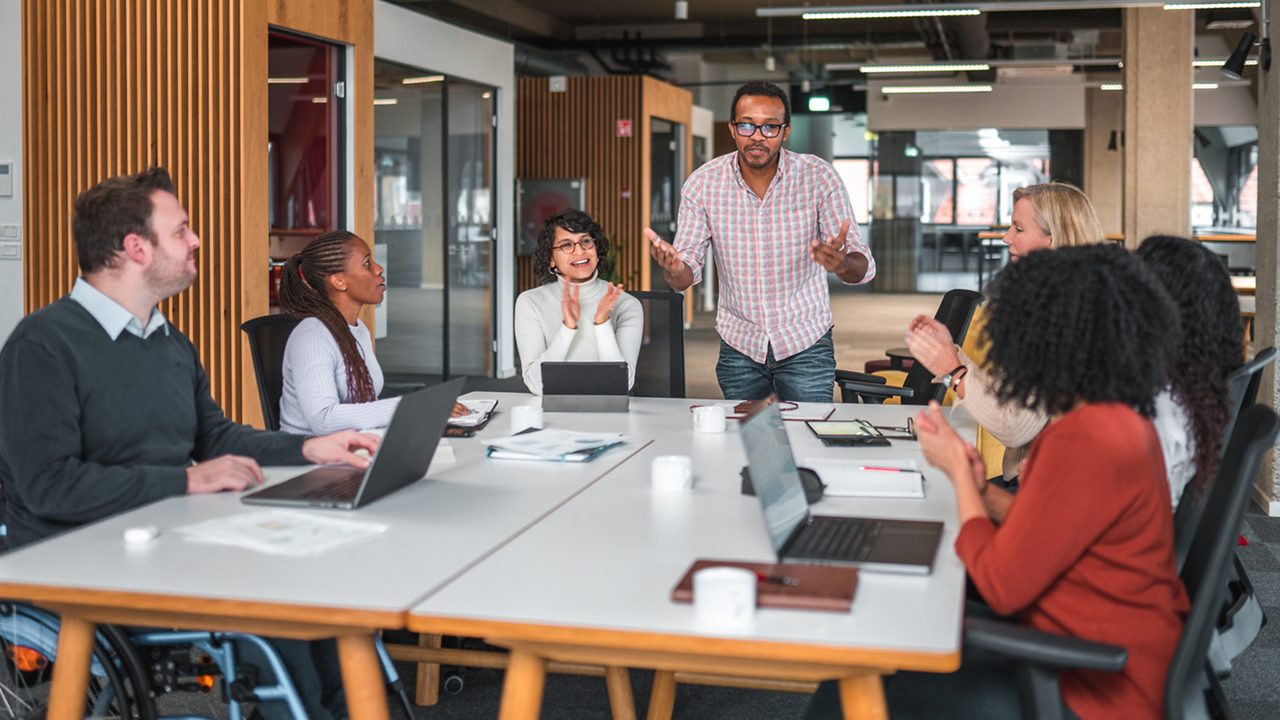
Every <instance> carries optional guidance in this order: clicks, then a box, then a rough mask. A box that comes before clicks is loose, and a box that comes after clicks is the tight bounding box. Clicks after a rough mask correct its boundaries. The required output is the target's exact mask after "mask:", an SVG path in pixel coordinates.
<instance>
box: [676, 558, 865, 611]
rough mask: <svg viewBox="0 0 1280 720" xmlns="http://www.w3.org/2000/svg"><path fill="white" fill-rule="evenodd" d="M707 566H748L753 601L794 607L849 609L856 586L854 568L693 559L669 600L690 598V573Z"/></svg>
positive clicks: (691, 581)
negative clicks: (753, 587) (753, 575)
mask: <svg viewBox="0 0 1280 720" xmlns="http://www.w3.org/2000/svg"><path fill="white" fill-rule="evenodd" d="M708 567H738V568H745V569H747V570H751V571H752V572H755V573H756V577H757V578H761V576H763V578H767V579H759V580H757V582H756V605H757V606H759V607H772V608H791V609H794V610H829V611H832V612H849V610H850V608H852V607H853V594H854V591H856V590H857V588H858V569H857V568H848V567H832V566H829V565H800V564H778V563H756V562H740V561H737V560H695V561H694V563H693V564H692V565H690V566H689V569H688V570H686V571H685V573H684V577H682V578H680V582H678V583H676V586H675V587H674V588H672V589H671V600H672V602H680V603H687V602H693V574H694V573H696V572H697V571H699V570H701V569H703V568H708Z"/></svg>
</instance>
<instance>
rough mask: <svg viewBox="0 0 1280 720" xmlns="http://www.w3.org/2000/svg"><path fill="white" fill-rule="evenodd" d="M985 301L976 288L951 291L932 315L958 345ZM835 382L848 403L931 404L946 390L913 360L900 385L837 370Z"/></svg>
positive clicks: (962, 341) (850, 371)
mask: <svg viewBox="0 0 1280 720" xmlns="http://www.w3.org/2000/svg"><path fill="white" fill-rule="evenodd" d="M983 300H984V298H983V296H982V293H978V292H974V291H973V290H960V289H956V290H949V291H947V294H946V295H943V296H942V302H941V303H940V304H939V305H938V311H937V312H936V313H934V315H933V318H934V319H935V320H937V321H938V322H940V323H942V324H943V325H945V326H946V327H947V330H948V331H949V332H950V333H951V338H952V340H953V341H954V342H955V343H956V344H957V345H963V344H964V340H965V337H966V336H967V335H968V333H969V323H970V322H972V320H973V313H974V311H975V310H976V309H977V308H978V306H979V305H981V304H982V301H983ZM836 385H838V386H839V387H840V401H841V402H845V403H853V402H863V403H876V404H880V403H883V402H884V401H885V400H887V399H889V398H891V397H896V398H898V399H899V401H900V402H901V403H902V404H904V405H928V404H929V401H930V400H938V401H941V400H942V398H943V397H944V396H945V395H946V393H947V389H946V388H945V387H943V386H941V385H936V384H934V382H933V373H931V372H929V370H928V369H927V368H925V366H924V365H923V364H921V363H912V365H911V369H910V370H908V371H907V376H906V379H905V380H904V381H903V383H902V386H901V387H898V386H894V385H889V384H888V381H887V379H886V378H885V377H883V376H880V375H868V374H867V373H860V372H855V371H852V370H836Z"/></svg>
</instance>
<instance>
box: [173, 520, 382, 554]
mask: <svg viewBox="0 0 1280 720" xmlns="http://www.w3.org/2000/svg"><path fill="white" fill-rule="evenodd" d="M386 531H387V526H386V525H383V524H382V523H372V522H365V521H362V520H342V519H338V518H332V517H327V516H325V515H322V514H320V513H315V512H298V511H291V510H260V511H257V512H249V513H241V514H237V515H230V516H227V517H220V518H214V519H212V520H206V521H205V522H202V523H196V524H195V525H187V526H185V527H180V528H178V529H177V533H178V534H179V535H182V536H183V537H185V538H187V539H189V540H195V541H197V542H208V543H217V544H219V545H234V546H236V547H242V548H246V549H248V550H256V551H258V552H265V553H271V554H273V555H292V556H303V555H319V554H321V553H325V552H328V551H330V550H333V549H335V548H339V547H342V546H344V545H350V544H351V543H355V542H359V541H361V540H366V539H368V538H371V537H374V536H377V535H381V534H382V533H384V532H386Z"/></svg>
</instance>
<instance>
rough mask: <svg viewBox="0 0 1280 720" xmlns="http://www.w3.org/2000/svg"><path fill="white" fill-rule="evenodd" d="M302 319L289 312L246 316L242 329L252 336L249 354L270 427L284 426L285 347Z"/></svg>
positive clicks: (268, 427) (266, 424) (266, 419)
mask: <svg viewBox="0 0 1280 720" xmlns="http://www.w3.org/2000/svg"><path fill="white" fill-rule="evenodd" d="M300 322H302V319H301V318H295V317H290V316H288V315H263V316H262V317H256V318H253V319H252V320H246V321H244V322H243V323H242V324H241V325H240V329H241V330H243V331H244V333H245V335H248V336H249V356H250V357H252V358H253V374H254V376H255V377H257V379H258V400H259V401H261V402H262V422H263V424H264V425H265V426H266V428H267V429H268V430H279V429H280V396H281V395H282V394H284V349H285V346H286V345H288V343H289V335H290V334H292V333H293V329H294V328H296V327H297V326H298V323H300Z"/></svg>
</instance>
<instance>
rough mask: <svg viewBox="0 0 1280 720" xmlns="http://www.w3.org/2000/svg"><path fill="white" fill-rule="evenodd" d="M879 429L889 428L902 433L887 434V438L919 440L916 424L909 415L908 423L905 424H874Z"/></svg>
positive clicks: (890, 430) (891, 430)
mask: <svg viewBox="0 0 1280 720" xmlns="http://www.w3.org/2000/svg"><path fill="white" fill-rule="evenodd" d="M871 427H873V428H875V429H877V430H881V431H883V430H888V431H889V432H895V433H901V434H900V435H885V436H884V437H885V439H886V440H917V439H919V438H917V437H916V424H915V422H914V421H912V419H911V417H910V416H907V424H906V425H905V426H901V425H898V426H894V425H872V426H871Z"/></svg>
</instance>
